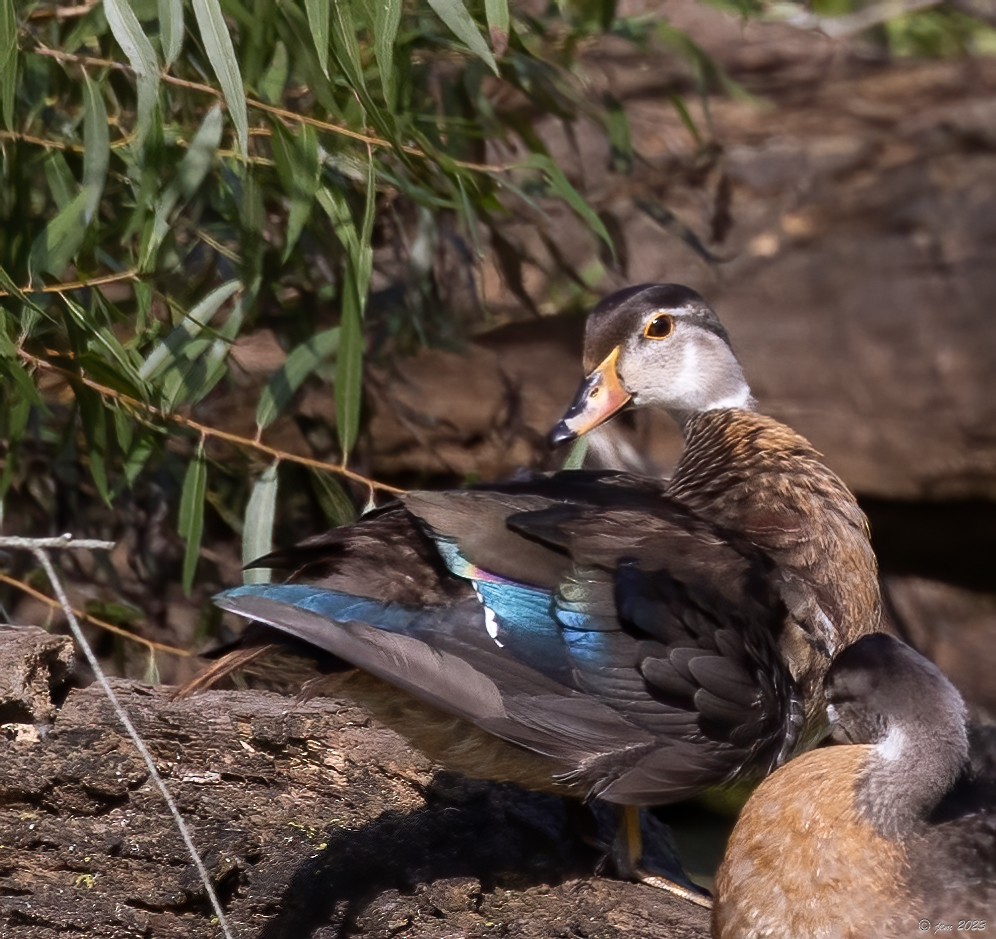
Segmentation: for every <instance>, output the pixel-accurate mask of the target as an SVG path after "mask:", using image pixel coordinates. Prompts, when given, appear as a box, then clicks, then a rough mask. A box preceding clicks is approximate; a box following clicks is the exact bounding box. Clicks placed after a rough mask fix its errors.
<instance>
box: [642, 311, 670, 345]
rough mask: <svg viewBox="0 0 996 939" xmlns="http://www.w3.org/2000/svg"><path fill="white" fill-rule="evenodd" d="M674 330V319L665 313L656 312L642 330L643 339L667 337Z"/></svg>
mask: <svg viewBox="0 0 996 939" xmlns="http://www.w3.org/2000/svg"><path fill="white" fill-rule="evenodd" d="M672 332H674V320H673V319H671V317H670V316H668V315H667V313H658V314H657V315H656V316H655V317H654V318H653V319H652V320H651V321H650V322H649V323H647V325H646V327H645V328H644V330H643V337H644V339H667V337H668V336H670V335H671V333H672Z"/></svg>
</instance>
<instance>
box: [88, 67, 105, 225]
mask: <svg viewBox="0 0 996 939" xmlns="http://www.w3.org/2000/svg"><path fill="white" fill-rule="evenodd" d="M110 162H111V139H110V135H109V134H108V132H107V109H106V108H105V107H104V99H103V96H102V95H101V93H100V89H99V88H98V87H97V86H96V85H94V83H93V82H92V81H91V80H90V76H89V75H87V74H86V72H84V73H83V195H84V196H85V200H86V207H85V209H84V212H83V220H84V222H85V224H87V225H89V224H90V222H91V221H93V217H94V215H95V214H96V212H97V209H98V208H99V207H100V197H101V196H102V195H103V194H104V183H105V182H106V181H107V167H108V166H109V164H110Z"/></svg>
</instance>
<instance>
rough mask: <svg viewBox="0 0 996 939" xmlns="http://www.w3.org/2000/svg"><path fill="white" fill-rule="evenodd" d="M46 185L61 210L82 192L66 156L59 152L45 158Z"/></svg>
mask: <svg viewBox="0 0 996 939" xmlns="http://www.w3.org/2000/svg"><path fill="white" fill-rule="evenodd" d="M43 165H44V168H45V184H46V185H47V186H48V191H49V192H50V193H51V194H52V198H53V199H54V200H55V204H56V205H57V206H58V207H59V209H60V210H61V209H64V208H65V207H66V206H67V205H69V203H70V202H72V201H73V199H75V198H76V195H77V193H79V191H80V186H79V183H78V182H76V177H75V176H73V171H72V170H71V169H70V168H69V164H68V163H67V162H66V158H65V156H64V155H63V154H62V153H60V152H59V151H55V152H53V153H49V154H48V155H47V156H46V157H45V162H44V164H43Z"/></svg>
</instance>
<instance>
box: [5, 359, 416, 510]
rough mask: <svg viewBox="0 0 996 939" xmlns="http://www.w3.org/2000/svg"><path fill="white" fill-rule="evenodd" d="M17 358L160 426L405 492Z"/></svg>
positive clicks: (48, 364) (78, 375)
mask: <svg viewBox="0 0 996 939" xmlns="http://www.w3.org/2000/svg"><path fill="white" fill-rule="evenodd" d="M17 354H18V356H19V357H20V359H21V360H22V361H24V362H26V363H28V364H29V365H31V366H32V367H34V368H41V369H45V370H47V371H52V372H59V373H60V374H62V375H64V376H66V378H67V380H69V381H80V382H82V383H83V384H84V385H86V386H87V387H88V388H90V389H92V390H93V391H96V392H97V393H98V394H99V395H101V396H102V397H104V398H107V399H108V400H111V401H116V402H118V403H120V404H124V405H127V406H128V407H130V408H134V409H135V410H137V411H140V412H142V413H144V414H147V415H148V416H150V417H154V418H156V419H157V420H159V421H161V422H163V423H170V424H177V425H179V426H181V427H187V428H189V429H190V430H193V431H196V432H197V433H198V434H199V435H201V436H202V437H205V438H208V439H213V440H222V441H224V442H225V443H230V444H232V445H233V446H236V447H239V448H241V449H246V450H255V451H256V452H257V453H262V454H265V455H266V456H268V457H270V458H271V459H274V460H283V461H284V462H287V463H296V464H298V465H299V466H307V467H309V468H310V469H317V470H321V471H323V472H326V473H334V474H335V475H336V476H342V477H343V478H345V479H349V480H351V481H353V482H355V483H359V484H361V485H363V486H366V487H367V488H368V489H370V490H371V491H372V490H374V489H377V490H379V491H380V492H386V493H390V494H392V495H397V494H399V493H401V492H404V490H403V489H399V488H398V487H397V486H390V485H388V484H387V483H380V482H377V480H375V479H370V478H369V477H368V476H364V475H362V474H361V473H355V472H353V470H350V469H346V467H344V466H339V465H337V464H335V463H326V462H324V461H323V460H313V459H312V458H311V457H306V456H298V455H297V454H294V453H288V452H287V451H285V450H278V449H277V448H276V447H271V446H269V445H268V444H265V443H263V442H262V441H261V440H253V439H250V438H249V437H241V436H239V435H238V434H233V433H229V432H228V431H227V430H219V429H218V428H216V427H211V426H210V425H208V424H202V423H201V422H200V421H195V420H194V419H193V418H190V417H185V416H184V415H183V414H172V413H170V412H168V411H164V410H162V409H161V408H157V407H156V406H155V405H152V404H148V403H146V402H145V401H139V400H138V399H137V398H132V397H131V396H129V395H126V394H124V393H122V392H120V391H118V390H117V389H115V388H110V387H108V386H107V385H102V384H100V382H96V381H94V380H93V379H92V378H88V377H87V376H86V375H83V374H82V373H80V372H72V371H70V370H68V369H64V368H60V367H59V366H58V365H53V364H52V363H51V362H49V361H47V360H45V359H42V358H39V357H38V356H36V355H32V354H31V353H30V352H26V351H25V350H24V349H18V352H17Z"/></svg>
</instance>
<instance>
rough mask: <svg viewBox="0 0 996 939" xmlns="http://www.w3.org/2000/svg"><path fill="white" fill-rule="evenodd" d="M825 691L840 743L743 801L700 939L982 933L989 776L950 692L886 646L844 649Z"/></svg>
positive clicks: (991, 883)
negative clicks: (708, 935) (709, 929)
mask: <svg viewBox="0 0 996 939" xmlns="http://www.w3.org/2000/svg"><path fill="white" fill-rule="evenodd" d="M827 686H828V697H829V703H830V704H831V705H832V711H833V713H834V715H835V719H836V720H837V729H836V730H835V737H837V736H838V735H839V736H840V738H841V739H842V740H848V741H853V742H851V743H848V744H847V745H843V746H831V747H827V748H824V749H820V750H816V751H813V752H811V753H806V754H803V755H802V756H800V757H798V758H797V759H795V760H793V761H792V762H790V763H789V764H788V765H787V766H784V767H783V768H782V769H780V770H778V771H776V772H775V773H774V774H772V775H771V776H769V777H768V778H767V779H765V780H764V782H762V783H761V785H760V786H759V787H758V788H757V789H756V790H755V792H754V793H753V795H752V796H751V798H750V800H749V801H748V803H747V805H746V806H745V807H744V810H743V812H742V813H741V816H740V818H739V819H738V821H737V825H736V828H735V829H734V831H733V834H732V836H731V838H730V841H729V844H728V846H727V850H726V854H725V857H724V859H723V863H722V865H721V866H720V870H719V873H718V875H717V879H716V889H717V899H716V904H715V906H714V909H713V936H714V937H716V939H762V937H763V939H797V937H800V936H805V937H807V939H865V937H869V936H875V937H880V939H906V937H913V936H917V935H925V934H930V935H935V934H937V932H939V931H940V932H950V933H956V932H968V931H971V932H985V931H986V930H987V929H990V928H991V927H992V922H993V921H992V917H993V911H994V909H996V776H994V774H993V770H992V767H991V766H990V767H988V768H978V769H976V768H973V767H972V766H971V765H970V764H969V762H968V756H969V743H968V737H967V735H966V728H965V714H964V705H963V703H962V702H961V699H960V697H959V696H958V694H957V692H956V691H955V689H954V688H953V687H952V686H951V685H950V683H949V682H948V681H947V679H945V678H944V676H943V675H941V673H940V672H939V671H938V670H937V668H936V667H935V666H933V665H932V664H931V663H929V662H927V661H926V660H925V659H923V658H922V657H921V656H919V655H918V654H917V653H916V652H914V651H913V650H912V649H909V648H908V647H906V646H905V645H903V644H902V643H900V642H899V641H898V640H896V639H893V638H892V637H889V636H869V637H865V638H864V639H862V640H860V641H859V642H858V643H857V644H855V645H853V646H851V647H849V648H848V649H846V650H845V651H844V652H843V653H842V654H841V655H840V656H839V657H838V659H837V660H836V661H835V663H834V665H833V666H831V669H830V672H829V674H828V681H827ZM959 922H965V923H971V922H974V923H975V925H974V926H968V925H965V926H964V927H963V928H958V923H959ZM924 923H926V924H927V926H926V928H925V927H924V925H923V924H924ZM941 924H946V927H947V928H945V927H944V926H943V925H941Z"/></svg>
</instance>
